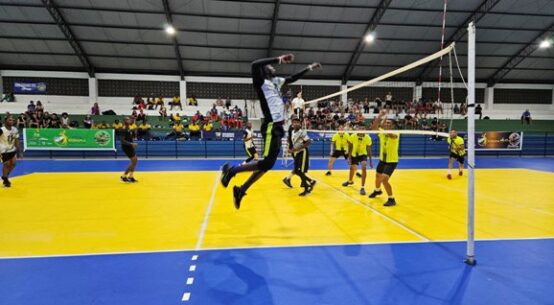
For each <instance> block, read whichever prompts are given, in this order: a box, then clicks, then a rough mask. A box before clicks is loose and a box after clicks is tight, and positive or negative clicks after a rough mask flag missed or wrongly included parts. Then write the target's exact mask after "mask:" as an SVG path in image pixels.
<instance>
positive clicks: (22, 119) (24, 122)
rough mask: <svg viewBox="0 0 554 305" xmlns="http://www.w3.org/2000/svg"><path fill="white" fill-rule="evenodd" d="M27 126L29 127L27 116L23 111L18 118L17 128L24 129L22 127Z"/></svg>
mask: <svg viewBox="0 0 554 305" xmlns="http://www.w3.org/2000/svg"><path fill="white" fill-rule="evenodd" d="M0 121H1V120H0ZM26 127H27V117H26V116H25V114H24V113H22V114H20V115H19V117H18V118H17V128H18V129H22V128H26Z"/></svg>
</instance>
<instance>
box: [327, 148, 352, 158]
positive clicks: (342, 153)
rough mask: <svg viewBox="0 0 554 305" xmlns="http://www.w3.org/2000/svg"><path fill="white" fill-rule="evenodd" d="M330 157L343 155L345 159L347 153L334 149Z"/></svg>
mask: <svg viewBox="0 0 554 305" xmlns="http://www.w3.org/2000/svg"><path fill="white" fill-rule="evenodd" d="M331 157H333V158H338V157H344V158H345V159H348V154H347V153H346V151H344V150H335V151H334V152H333V154H332V155H331Z"/></svg>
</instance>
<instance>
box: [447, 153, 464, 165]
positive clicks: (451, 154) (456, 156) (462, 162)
mask: <svg viewBox="0 0 554 305" xmlns="http://www.w3.org/2000/svg"><path fill="white" fill-rule="evenodd" d="M450 158H452V159H455V160H456V161H458V162H460V163H461V164H464V160H465V158H464V156H458V155H457V154H455V153H453V152H450Z"/></svg>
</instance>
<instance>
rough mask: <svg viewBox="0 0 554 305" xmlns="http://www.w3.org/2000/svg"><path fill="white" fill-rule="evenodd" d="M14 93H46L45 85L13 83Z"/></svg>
mask: <svg viewBox="0 0 554 305" xmlns="http://www.w3.org/2000/svg"><path fill="white" fill-rule="evenodd" d="M13 92H14V93H23V94H25V93H46V83H44V82H39V83H35V82H14V83H13Z"/></svg>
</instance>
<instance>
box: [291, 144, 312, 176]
mask: <svg viewBox="0 0 554 305" xmlns="http://www.w3.org/2000/svg"><path fill="white" fill-rule="evenodd" d="M309 165H310V153H309V152H308V149H307V148H306V149H303V150H301V151H299V152H296V153H294V170H295V171H300V172H302V173H307V172H308V169H309Z"/></svg>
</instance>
